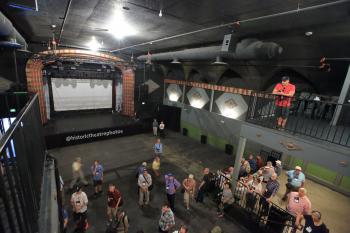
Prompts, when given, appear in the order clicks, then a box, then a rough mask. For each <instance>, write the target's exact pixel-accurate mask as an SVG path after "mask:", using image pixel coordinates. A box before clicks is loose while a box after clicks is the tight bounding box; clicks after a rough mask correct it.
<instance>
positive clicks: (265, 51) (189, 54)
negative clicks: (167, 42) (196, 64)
mask: <svg viewBox="0 0 350 233" xmlns="http://www.w3.org/2000/svg"><path fill="white" fill-rule="evenodd" d="M282 52H283V48H282V47H281V46H280V45H278V44H276V43H274V42H262V41H260V40H257V39H243V40H241V41H240V42H239V43H237V45H236V47H235V49H234V51H227V52H223V51H222V46H209V47H200V48H192V49H185V50H179V51H173V52H164V53H155V54H152V55H151V60H152V61H171V60H174V59H179V60H180V61H184V60H187V61H192V60H214V59H216V58H217V57H221V58H226V59H228V60H233V59H239V60H256V59H271V58H274V57H277V56H278V55H280V54H281V53H282ZM148 57H149V55H141V56H139V57H138V58H137V59H138V60H140V61H146V60H147V58H148Z"/></svg>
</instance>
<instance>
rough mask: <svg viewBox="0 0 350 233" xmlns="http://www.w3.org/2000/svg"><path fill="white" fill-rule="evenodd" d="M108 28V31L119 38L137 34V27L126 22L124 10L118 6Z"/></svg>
mask: <svg viewBox="0 0 350 233" xmlns="http://www.w3.org/2000/svg"><path fill="white" fill-rule="evenodd" d="M107 28H108V31H109V32H110V33H111V34H112V35H113V36H114V37H116V38H117V39H119V40H121V39H123V38H125V37H127V36H133V35H136V34H137V30H136V29H135V27H133V26H132V25H130V24H129V23H128V22H126V20H125V17H124V13H123V10H122V8H121V7H118V6H117V7H116V8H115V10H114V12H113V16H112V18H111V20H110V23H109V24H108V26H107Z"/></svg>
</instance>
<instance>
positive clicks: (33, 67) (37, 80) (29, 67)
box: [26, 49, 135, 123]
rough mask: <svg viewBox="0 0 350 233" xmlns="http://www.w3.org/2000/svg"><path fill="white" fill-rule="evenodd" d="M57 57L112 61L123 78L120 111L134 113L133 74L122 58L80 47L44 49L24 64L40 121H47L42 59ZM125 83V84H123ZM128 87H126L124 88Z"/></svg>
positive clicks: (128, 114)
mask: <svg viewBox="0 0 350 233" xmlns="http://www.w3.org/2000/svg"><path fill="white" fill-rule="evenodd" d="M57 58H81V59H95V60H101V61H108V62H113V63H115V64H116V65H115V66H116V68H119V69H120V70H121V71H122V79H123V110H122V113H123V114H124V115H127V116H133V115H134V86H135V74H134V71H133V69H132V68H131V67H129V64H128V63H126V62H125V61H124V60H123V59H121V58H119V57H116V56H113V55H111V54H106V53H100V52H95V51H89V50H81V49H60V50H54V51H52V50H51V51H44V52H41V53H39V55H38V54H36V55H34V56H33V57H32V58H31V59H29V60H28V62H27V64H26V77H27V86H28V91H29V92H33V93H37V94H38V96H39V105H40V115H41V121H42V123H46V122H47V115H46V103H45V95H44V88H43V86H44V83H43V74H42V68H43V67H44V64H43V61H44V60H47V59H49V60H52V61H54V60H55V59H57ZM124 84H127V85H124ZM126 87H128V88H126Z"/></svg>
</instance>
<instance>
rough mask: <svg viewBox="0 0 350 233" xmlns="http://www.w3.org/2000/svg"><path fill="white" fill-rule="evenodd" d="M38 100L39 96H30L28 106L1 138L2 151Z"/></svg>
mask: <svg viewBox="0 0 350 233" xmlns="http://www.w3.org/2000/svg"><path fill="white" fill-rule="evenodd" d="M37 98H38V94H35V95H34V96H32V95H31V96H30V98H29V100H28V102H27V103H26V105H25V106H24V107H23V108H22V109H21V111H20V112H19V114H18V115H17V117H16V119H15V121H14V122H13V123H12V124H11V125H10V127H9V129H8V130H7V131H6V132H5V134H4V135H3V136H2V137H1V138H0V151H2V150H3V149H4V148H5V146H6V145H7V143H8V142H9V141H10V140H11V137H12V134H13V133H14V132H15V130H16V129H17V127H18V125H19V124H20V122H21V121H22V119H23V117H24V116H25V115H26V113H27V112H28V111H29V109H30V107H31V106H32V105H33V104H34V102H35V100H36V99H37Z"/></svg>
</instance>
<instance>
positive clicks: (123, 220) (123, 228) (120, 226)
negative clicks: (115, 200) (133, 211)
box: [115, 209, 129, 233]
mask: <svg viewBox="0 0 350 233" xmlns="http://www.w3.org/2000/svg"><path fill="white" fill-rule="evenodd" d="M116 218H117V225H116V227H115V230H116V233H128V230H129V219H128V216H127V215H126V213H125V211H122V210H121V209H118V212H117V216H116Z"/></svg>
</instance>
